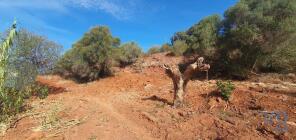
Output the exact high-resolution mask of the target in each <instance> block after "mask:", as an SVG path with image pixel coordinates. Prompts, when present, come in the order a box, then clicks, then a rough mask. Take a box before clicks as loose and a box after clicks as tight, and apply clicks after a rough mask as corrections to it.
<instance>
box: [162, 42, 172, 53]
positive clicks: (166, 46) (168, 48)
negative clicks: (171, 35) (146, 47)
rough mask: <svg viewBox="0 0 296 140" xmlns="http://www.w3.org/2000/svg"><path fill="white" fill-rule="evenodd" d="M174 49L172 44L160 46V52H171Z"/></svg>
mask: <svg viewBox="0 0 296 140" xmlns="http://www.w3.org/2000/svg"><path fill="white" fill-rule="evenodd" d="M171 51H173V48H172V47H171V46H170V44H167V43H166V44H163V45H162V46H161V48H160V52H171Z"/></svg>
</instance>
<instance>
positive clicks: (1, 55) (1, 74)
mask: <svg viewBox="0 0 296 140" xmlns="http://www.w3.org/2000/svg"><path fill="white" fill-rule="evenodd" d="M15 35H16V21H14V23H13V25H12V27H11V29H10V32H9V34H8V37H7V38H6V39H5V40H4V42H3V43H2V44H1V48H0V96H3V94H4V82H5V77H6V74H5V68H6V66H7V61H8V50H9V48H10V47H11V46H12V41H13V38H14V37H15Z"/></svg>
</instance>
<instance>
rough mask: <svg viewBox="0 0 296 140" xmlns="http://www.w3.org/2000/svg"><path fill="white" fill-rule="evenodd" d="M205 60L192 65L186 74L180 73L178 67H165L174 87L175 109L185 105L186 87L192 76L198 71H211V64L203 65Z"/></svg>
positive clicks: (201, 58)
mask: <svg viewBox="0 0 296 140" xmlns="http://www.w3.org/2000/svg"><path fill="white" fill-rule="evenodd" d="M203 61H204V58H203V57H200V58H198V59H197V61H196V62H194V63H193V64H190V65H189V66H188V67H187V68H186V70H185V71H184V73H181V72H180V69H179V68H178V67H176V66H175V67H170V66H168V65H163V68H164V69H165V72H166V74H167V75H168V76H169V77H170V78H171V79H172V81H173V85H174V107H180V106H182V105H183V97H184V94H185V92H186V86H187V83H188V82H189V80H190V79H191V77H192V75H193V74H194V73H195V72H197V71H208V70H209V69H210V65H209V64H203Z"/></svg>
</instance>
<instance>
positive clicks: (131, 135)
mask: <svg viewBox="0 0 296 140" xmlns="http://www.w3.org/2000/svg"><path fill="white" fill-rule="evenodd" d="M38 81H40V82H41V83H43V84H46V85H48V86H50V87H51V88H52V89H54V91H52V94H50V95H49V96H48V98H46V99H44V100H39V99H32V100H30V103H32V104H33V103H38V106H39V107H40V106H41V107H40V108H39V109H34V107H36V106H32V110H35V111H36V112H37V113H36V114H38V113H39V114H40V113H44V112H48V110H50V109H52V108H54V105H53V104H54V103H58V106H59V107H60V110H58V111H57V114H56V115H57V116H56V117H54V116H53V118H56V119H57V120H60V121H56V122H68V123H60V124H59V125H56V126H57V127H54V128H53V129H42V130H39V131H36V130H35V129H34V128H36V127H38V126H40V125H41V124H42V121H41V122H40V119H38V117H34V115H33V116H28V117H24V118H22V119H20V120H19V121H18V122H17V123H16V124H15V125H14V127H13V128H10V129H8V131H7V132H6V134H5V135H4V136H3V137H0V138H1V139H4V140H23V139H27V140H39V139H54V140H63V139H65V140H88V139H92V140H94V139H107V140H109V139H122V140H134V139H139V140H142V139H169V140H187V139H188V140H191V139H250V140H251V139H252V140H254V139H296V125H295V122H296V93H291V94H282V93H278V92H257V91H256V90H251V88H249V87H248V84H247V82H245V83H239V82H235V84H236V85H237V86H236V89H235V91H234V93H233V97H232V99H231V101H230V102H229V103H226V102H225V101H224V100H222V99H221V97H219V93H218V92H217V91H216V86H215V81H214V80H211V81H198V80H195V81H190V83H189V84H188V88H187V94H186V97H185V101H186V102H185V105H184V107H182V108H178V109H174V108H173V107H172V106H171V104H172V100H173V90H172V89H173V88H172V82H171V80H170V79H169V78H168V77H167V76H166V75H165V74H164V72H163V70H162V69H161V68H159V67H150V68H144V69H143V71H142V72H141V73H135V72H132V71H131V70H130V69H129V68H126V69H122V70H120V71H119V72H118V73H117V74H116V75H115V76H114V77H110V78H105V79H101V80H98V81H95V82H91V83H88V84H77V83H74V82H72V81H71V80H65V79H62V78H60V77H58V76H42V77H38ZM262 111H267V112H271V111H283V112H286V113H287V115H288V120H287V122H288V124H287V128H288V129H287V132H281V131H280V132H279V131H275V130H274V129H273V128H274V127H272V126H268V125H266V124H264V118H263V115H262V114H263V113H262ZM49 118H50V117H49ZM77 120H79V122H78V123H74V124H73V123H72V124H71V122H75V121H77Z"/></svg>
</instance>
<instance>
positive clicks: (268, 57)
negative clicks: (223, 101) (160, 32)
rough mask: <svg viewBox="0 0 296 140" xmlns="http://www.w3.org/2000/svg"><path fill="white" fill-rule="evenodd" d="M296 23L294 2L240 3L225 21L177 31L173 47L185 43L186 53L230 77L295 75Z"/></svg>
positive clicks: (208, 21) (215, 20) (260, 0)
mask: <svg viewBox="0 0 296 140" xmlns="http://www.w3.org/2000/svg"><path fill="white" fill-rule="evenodd" d="M295 23H296V1H295V0H280V1H279V0H240V1H239V2H238V3H237V4H236V5H234V6H233V7H230V8H229V9H228V10H227V11H226V12H225V13H224V18H223V19H222V20H221V18H220V17H219V16H218V15H213V16H209V17H206V18H205V19H203V20H201V21H200V22H199V23H198V24H196V25H194V26H192V27H190V28H189V29H188V30H187V31H185V32H177V33H176V34H175V35H174V36H173V37H172V44H174V43H176V42H177V41H185V43H186V44H187V45H188V46H189V48H188V50H187V52H191V53H198V54H200V55H203V56H206V57H210V58H211V59H213V60H214V61H215V62H216V63H220V64H215V65H216V66H219V67H218V69H220V71H224V72H227V73H230V74H236V73H237V74H238V75H244V74H246V73H247V72H248V71H258V72H260V71H261V72H265V71H266V72H295V71H296V68H295V62H296V51H295V48H296V46H295V37H296V36H295V34H296V26H295V25H296V24H295ZM214 61H213V62H214ZM214 69H215V68H214ZM243 73H244V74H243Z"/></svg>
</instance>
